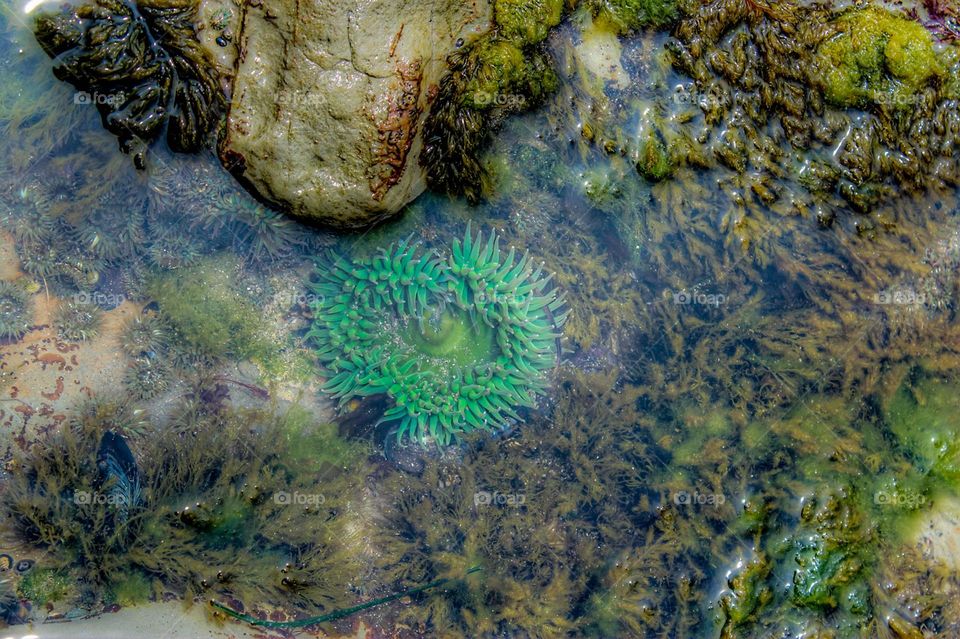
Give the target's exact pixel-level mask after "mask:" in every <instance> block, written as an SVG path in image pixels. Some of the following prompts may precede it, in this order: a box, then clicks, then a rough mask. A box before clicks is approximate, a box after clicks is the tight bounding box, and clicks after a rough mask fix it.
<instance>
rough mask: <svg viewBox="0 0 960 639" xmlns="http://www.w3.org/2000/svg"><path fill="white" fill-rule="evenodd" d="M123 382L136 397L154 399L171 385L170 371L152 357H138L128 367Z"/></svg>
mask: <svg viewBox="0 0 960 639" xmlns="http://www.w3.org/2000/svg"><path fill="white" fill-rule="evenodd" d="M123 384H124V386H125V387H126V389H127V392H128V393H130V395H131V396H133V397H134V398H136V399H139V400H148V399H153V398H154V397H156V396H157V395H159V394H160V393H162V392H164V391H165V390H167V388H168V387H169V386H170V371H169V370H167V367H166V366H164V365H163V364H162V363H160V362H159V361H157V360H156V358H151V357H138V358H137V360H136V361H135V362H134V363H133V364H132V365H131V366H130V368H128V369H127V373H126V375H125V376H124V378H123Z"/></svg>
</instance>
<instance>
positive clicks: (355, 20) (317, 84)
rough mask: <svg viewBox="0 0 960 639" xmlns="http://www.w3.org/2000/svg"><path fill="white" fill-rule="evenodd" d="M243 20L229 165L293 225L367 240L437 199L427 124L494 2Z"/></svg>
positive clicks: (380, 6)
mask: <svg viewBox="0 0 960 639" xmlns="http://www.w3.org/2000/svg"><path fill="white" fill-rule="evenodd" d="M256 4H257V5H259V6H254V3H251V4H248V5H246V6H245V7H244V9H243V15H242V18H241V33H240V35H239V40H238V41H237V46H238V48H239V57H238V63H237V69H236V79H235V81H234V85H233V95H232V100H231V104H230V108H229V113H228V117H227V124H226V131H225V134H224V136H223V139H222V140H221V145H220V155H221V159H222V161H223V162H224V164H225V165H226V166H227V168H228V169H230V170H231V171H232V172H233V174H234V175H236V176H237V177H238V178H240V179H241V180H243V181H245V182H246V183H248V184H249V185H250V186H251V187H252V188H254V189H255V190H257V191H258V192H259V193H260V194H261V195H262V196H263V197H264V198H265V199H267V200H269V201H271V202H272V203H274V204H276V205H278V206H280V207H281V208H283V209H285V210H288V211H290V212H291V213H293V214H295V215H298V216H302V217H306V218H310V219H314V220H317V221H320V222H322V223H325V224H330V225H332V226H336V227H340V228H359V227H363V226H367V225H369V224H371V223H375V222H377V221H380V220H382V219H385V218H386V217H389V216H390V215H392V214H393V213H395V212H396V211H397V210H398V209H400V208H401V207H402V205H403V204H406V203H407V202H409V201H410V200H412V199H413V198H415V197H416V196H417V195H419V194H420V193H421V192H422V191H423V190H424V189H425V187H426V181H425V175H424V170H423V169H421V168H420V167H419V165H418V163H417V162H416V158H417V156H418V155H419V149H420V148H421V146H422V143H421V132H422V127H421V120H422V118H423V117H424V115H425V113H426V112H427V111H428V109H429V108H430V104H431V100H432V96H434V95H435V94H436V91H437V88H436V87H437V84H438V83H439V82H440V80H441V78H442V76H443V75H444V74H445V73H446V71H447V65H446V59H447V57H448V56H449V55H450V54H451V53H452V52H454V51H455V50H456V49H457V48H458V42H459V43H460V44H461V45H462V43H463V41H464V39H467V40H469V39H470V38H471V37H472V35H473V34H477V33H482V32H483V31H484V30H486V29H488V28H489V26H490V24H491V20H492V9H491V7H490V5H489V4H488V3H486V2H483V1H477V2H472V3H460V2H451V1H446V0H435V1H428V2H423V1H416V2H414V1H409V2H401V3H394V2H384V1H374V2H364V3H360V4H356V3H338V2H333V1H330V0H311V1H310V2H291V1H283V2H270V3H256Z"/></svg>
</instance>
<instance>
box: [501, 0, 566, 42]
mask: <svg viewBox="0 0 960 639" xmlns="http://www.w3.org/2000/svg"><path fill="white" fill-rule="evenodd" d="M564 4H565V3H564V0H497V1H496V2H495V3H494V6H493V19H494V22H496V24H497V28H498V29H499V31H500V33H501V34H502V35H503V37H505V38H507V39H509V40H515V41H518V42H521V43H523V44H535V43H537V42H540V41H541V40H543V39H544V38H546V37H547V34H549V33H550V29H552V28H553V27H555V26H557V25H558V24H560V19H561V18H562V17H563V14H564V8H565V7H564Z"/></svg>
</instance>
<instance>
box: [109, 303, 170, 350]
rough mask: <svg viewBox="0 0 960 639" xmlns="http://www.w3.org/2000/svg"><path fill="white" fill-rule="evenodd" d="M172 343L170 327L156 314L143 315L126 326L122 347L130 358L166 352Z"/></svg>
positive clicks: (121, 340)
mask: <svg viewBox="0 0 960 639" xmlns="http://www.w3.org/2000/svg"><path fill="white" fill-rule="evenodd" d="M169 341H170V327H169V326H167V324H166V323H165V322H164V321H163V320H162V319H160V318H159V317H158V316H157V315H156V314H155V313H149V312H148V313H143V314H142V315H138V316H136V317H135V318H133V319H132V320H130V321H129V322H128V323H127V325H126V326H124V329H123V334H122V335H121V336H120V346H121V348H123V351H124V352H125V353H126V354H127V355H129V356H130V357H140V356H141V355H143V354H144V353H157V352H159V351H161V350H164V349H165V348H166V347H167V345H168V344H169Z"/></svg>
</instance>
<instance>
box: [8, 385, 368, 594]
mask: <svg viewBox="0 0 960 639" xmlns="http://www.w3.org/2000/svg"><path fill="white" fill-rule="evenodd" d="M198 401H202V400H198ZM200 409H201V405H200V404H199V403H193V404H191V403H190V402H189V401H187V402H186V403H184V404H183V405H182V406H181V407H180V408H179V409H178V410H177V412H176V415H175V418H174V419H173V420H172V421H171V423H170V424H167V425H164V426H163V427H160V426H159V425H158V424H153V425H151V426H150V427H148V428H147V429H146V430H145V432H144V434H142V435H140V436H138V437H137V438H136V439H134V440H131V442H130V447H129V450H132V451H133V455H132V456H131V457H130V458H129V459H130V464H131V465H135V467H133V470H132V471H131V470H129V468H130V467H128V470H127V471H126V474H124V473H119V472H113V471H108V472H107V473H106V474H105V473H104V468H105V466H104V463H103V459H104V454H105V453H104V448H105V446H106V445H107V444H106V443H105V442H111V444H110V445H111V446H113V447H114V448H115V447H116V446H117V444H114V443H112V442H114V441H117V439H118V437H119V435H118V434H117V431H116V430H115V429H116V428H118V427H119V426H120V424H121V423H122V422H124V421H125V420H126V418H125V417H124V408H123V405H122V404H116V403H110V402H106V403H101V404H100V405H99V407H98V408H97V409H96V410H88V409H84V410H78V411H77V412H76V415H75V417H74V418H73V419H72V420H71V421H70V423H68V424H66V426H65V428H64V429H63V430H62V432H60V433H59V434H57V435H56V436H54V437H53V438H52V439H51V440H50V441H49V442H47V445H45V446H42V447H40V446H38V447H35V448H34V449H33V450H32V451H31V452H29V453H26V454H24V455H21V456H19V457H18V459H17V460H16V462H15V463H16V464H17V472H16V473H14V474H13V475H12V476H11V477H10V478H9V479H8V480H7V481H6V482H5V485H4V487H3V495H2V499H3V503H4V507H5V509H6V510H7V512H8V513H9V514H10V516H11V517H12V520H11V521H12V522H13V526H14V529H15V532H16V534H18V535H19V536H20V538H21V540H22V541H23V542H25V543H28V544H32V545H35V546H37V547H38V548H42V549H48V550H49V551H51V552H50V554H49V559H48V560H47V561H46V564H45V565H44V566H42V567H38V568H37V569H35V570H34V571H32V572H31V573H30V574H29V575H28V577H27V578H24V579H23V580H22V581H21V582H20V586H19V592H20V594H21V596H23V597H25V598H28V599H31V600H32V601H33V602H34V603H35V604H43V603H45V602H47V601H54V600H60V599H65V598H69V599H72V600H74V601H77V602H85V603H84V604H83V605H85V606H86V607H87V608H93V609H97V607H98V606H104V605H110V604H113V603H118V604H121V605H129V604H133V603H141V602H143V601H145V600H147V599H150V598H153V597H154V596H155V593H159V592H161V591H170V590H171V589H172V590H173V591H174V592H177V593H178V594H188V595H190V594H193V595H203V596H209V595H211V594H214V593H216V594H217V595H218V596H221V597H229V598H236V599H240V600H246V601H249V602H255V601H260V600H263V599H276V598H279V599H280V600H282V601H284V602H286V603H287V604H292V603H293V602H295V601H299V602H300V604H295V605H307V604H309V607H310V609H311V610H313V609H315V606H323V607H327V606H331V605H336V604H337V603H338V602H341V603H342V602H344V601H346V600H348V599H347V598H348V597H349V591H348V590H347V589H346V588H345V587H344V586H345V578H343V577H342V576H343V575H349V574H354V573H355V571H356V570H357V569H358V566H357V565H356V563H357V561H358V559H359V557H358V556H357V555H356V553H355V550H356V549H355V548H353V547H352V546H351V543H352V537H351V536H350V535H347V534H345V532H344V528H343V525H344V523H345V522H346V518H345V517H344V516H343V515H342V512H343V510H342V509H343V508H344V507H345V506H346V505H347V504H348V503H349V499H350V495H352V494H353V491H352V490H351V486H353V485H354V484H355V483H356V480H357V475H355V474H353V473H350V472H345V471H343V470H340V469H339V466H338V465H330V464H328V463H326V462H322V461H318V460H313V459H303V458H302V457H301V458H298V459H299V461H298V463H297V464H296V465H293V464H291V463H290V459H291V457H289V456H288V453H291V452H293V451H291V449H290V448H288V447H287V446H286V442H287V441H288V440H287V438H286V435H287V434H288V433H290V432H291V429H293V428H295V429H297V430H296V431H294V432H295V433H296V439H294V440H291V441H297V442H303V441H309V442H310V445H311V446H314V447H317V448H320V447H322V446H323V445H324V442H325V443H326V444H334V443H335V441H336V439H337V437H336V435H331V434H329V433H328V432H326V431H317V430H314V428H313V424H312V423H310V422H309V421H308V420H305V419H304V418H303V415H301V414H299V413H295V414H294V415H295V417H294V419H292V420H291V419H288V418H287V417H286V416H285V414H283V413H277V414H271V413H269V412H264V411H243V410H239V409H231V408H228V407H226V406H222V405H221V406H207V407H205V408H204V409H203V410H200ZM313 438H323V439H324V442H313V441H311V440H312V439H313ZM121 446H122V447H125V446H126V444H121ZM340 450H342V451H345V450H346V449H343V448H342V447H341V449H340ZM127 454H129V451H128V452H127ZM121 457H122V455H121ZM351 460H353V462H357V461H359V458H358V457H357V456H356V453H351V454H344V456H342V457H341V458H340V459H338V460H337V461H338V464H339V463H347V462H350V461H351ZM117 467H119V466H118V465H114V466H112V468H117ZM131 473H133V474H131ZM134 477H135V479H134ZM321 479H322V481H323V483H322V485H321V484H318V481H319V480H321ZM133 481H135V482H136V487H132V486H130V485H129V484H130V482H133ZM120 487H123V488H124V490H126V491H127V494H134V495H136V496H135V497H129V498H126V499H122V500H121V499H118V498H117V495H118V494H120V493H118V491H117V489H118V488H120ZM131 490H132V491H135V492H133V493H130V491H131ZM318 490H322V491H323V493H322V498H321V497H316V495H318V494H320V493H318ZM300 494H303V495H313V496H315V498H314V499H312V500H311V501H310V502H309V503H307V504H303V503H301V502H300V501H299V499H298V498H295V496H296V495H300ZM291 495H292V496H294V497H290V498H288V496H291ZM338 512H339V513H341V514H338ZM121 514H123V516H121ZM254 541H256V544H257V546H258V547H259V551H258V554H257V557H256V558H253V557H251V556H249V555H245V554H240V555H238V552H239V551H240V549H242V548H245V547H248V546H249V545H250V544H251V543H254ZM338 576H341V577H340V578H338Z"/></svg>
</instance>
